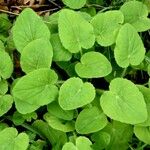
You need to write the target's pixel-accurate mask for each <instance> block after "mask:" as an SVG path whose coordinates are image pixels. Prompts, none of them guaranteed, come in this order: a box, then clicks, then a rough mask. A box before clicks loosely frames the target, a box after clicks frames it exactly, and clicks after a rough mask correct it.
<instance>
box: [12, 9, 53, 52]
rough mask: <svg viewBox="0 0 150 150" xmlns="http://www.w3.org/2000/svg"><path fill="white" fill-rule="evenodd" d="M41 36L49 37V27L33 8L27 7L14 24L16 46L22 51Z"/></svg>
mask: <svg viewBox="0 0 150 150" xmlns="http://www.w3.org/2000/svg"><path fill="white" fill-rule="evenodd" d="M39 38H46V39H49V38H50V32H49V29H48V27H47V26H46V25H45V24H44V22H43V21H42V19H41V18H40V17H39V16H38V15H37V14H36V13H35V12H34V11H33V10H32V9H30V8H26V9H25V10H23V11H22V13H21V14H20V15H19V17H18V18H17V20H16V22H15V25H14V26H13V39H14V43H15V46H16V48H17V50H18V51H19V52H20V53H21V52H22V50H23V48H24V47H25V46H27V45H28V44H29V43H30V42H31V41H33V40H36V39H39Z"/></svg>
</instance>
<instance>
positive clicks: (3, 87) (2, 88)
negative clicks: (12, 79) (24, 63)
mask: <svg viewBox="0 0 150 150" xmlns="http://www.w3.org/2000/svg"><path fill="white" fill-rule="evenodd" d="M7 91H8V83H7V81H6V80H1V81H0V95H5V94H6V92H7Z"/></svg>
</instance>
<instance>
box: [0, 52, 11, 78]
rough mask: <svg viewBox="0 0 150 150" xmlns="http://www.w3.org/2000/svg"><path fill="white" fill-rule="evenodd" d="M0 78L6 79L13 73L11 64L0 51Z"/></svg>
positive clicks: (8, 58)
mask: <svg viewBox="0 0 150 150" xmlns="http://www.w3.org/2000/svg"><path fill="white" fill-rule="evenodd" d="M0 60H1V61H0V77H2V78H3V79H7V78H9V77H10V76H11V74H12V72H13V63H12V60H11V58H10V56H9V55H8V53H6V52H5V51H0Z"/></svg>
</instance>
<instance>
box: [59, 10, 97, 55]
mask: <svg viewBox="0 0 150 150" xmlns="http://www.w3.org/2000/svg"><path fill="white" fill-rule="evenodd" d="M58 28H59V37H60V40H61V42H62V44H63V46H64V47H65V48H66V49H67V50H68V51H70V52H71V53H77V52H79V51H81V49H82V48H84V49H89V48H91V47H92V46H93V45H94V42H95V36H94V31H93V27H92V25H91V24H90V23H89V22H88V21H86V20H85V19H84V18H83V17H82V16H81V15H80V14H79V13H77V12H75V11H73V10H68V9H63V10H61V12H60V13H59V19H58Z"/></svg>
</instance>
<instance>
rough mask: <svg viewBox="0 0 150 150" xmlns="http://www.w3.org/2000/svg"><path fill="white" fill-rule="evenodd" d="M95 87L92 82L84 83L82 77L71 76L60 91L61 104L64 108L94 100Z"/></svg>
mask: <svg viewBox="0 0 150 150" xmlns="http://www.w3.org/2000/svg"><path fill="white" fill-rule="evenodd" d="M94 97H95V89H94V87H93V85H92V84H91V83H88V82H85V83H83V82H82V80H81V79H80V78H75V77H73V78H70V79H68V80H67V81H65V82H64V83H63V85H62V86H61V87H60V91H59V98H58V99H59V105H60V106H61V107H62V108H63V109H64V110H72V109H76V108H79V107H82V106H84V105H86V104H88V103H90V102H92V101H93V100H94Z"/></svg>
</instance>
